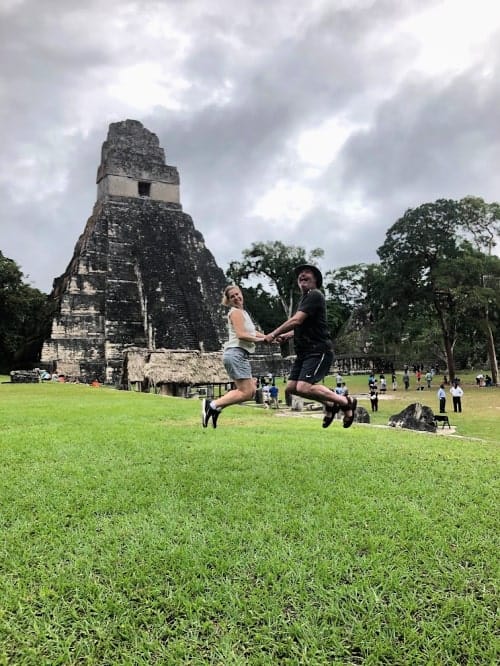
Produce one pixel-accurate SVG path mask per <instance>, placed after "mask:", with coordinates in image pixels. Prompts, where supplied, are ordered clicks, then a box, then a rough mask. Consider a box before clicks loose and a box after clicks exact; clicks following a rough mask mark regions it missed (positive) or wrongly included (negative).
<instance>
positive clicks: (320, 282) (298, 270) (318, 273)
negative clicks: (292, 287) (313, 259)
mask: <svg viewBox="0 0 500 666" xmlns="http://www.w3.org/2000/svg"><path fill="white" fill-rule="evenodd" d="M293 270H294V272H295V275H296V276H297V277H298V276H299V275H300V273H302V271H305V270H308V271H311V273H313V275H314V277H315V278H316V286H317V287H318V289H321V287H322V286H323V276H322V275H321V271H320V270H319V268H316V266H312V265H311V264H301V265H300V266H296V267H295V268H294V269H293Z"/></svg>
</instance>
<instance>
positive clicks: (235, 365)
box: [222, 347, 252, 379]
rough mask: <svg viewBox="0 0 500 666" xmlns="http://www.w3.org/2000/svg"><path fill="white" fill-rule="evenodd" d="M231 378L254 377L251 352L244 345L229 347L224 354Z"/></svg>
mask: <svg viewBox="0 0 500 666" xmlns="http://www.w3.org/2000/svg"><path fill="white" fill-rule="evenodd" d="M222 360H223V362H224V367H225V368H226V372H227V374H228V375H229V378H230V379H252V367H251V365H250V353H249V352H247V350H246V349H243V348H242V347H229V349H225V350H224V355H223V356H222Z"/></svg>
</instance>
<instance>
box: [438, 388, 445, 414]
mask: <svg viewBox="0 0 500 666" xmlns="http://www.w3.org/2000/svg"><path fill="white" fill-rule="evenodd" d="M437 397H438V399H439V413H440V414H444V413H445V412H446V391H445V390H444V384H441V386H440V387H439V389H438V392H437Z"/></svg>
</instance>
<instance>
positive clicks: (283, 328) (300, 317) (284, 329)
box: [264, 310, 307, 342]
mask: <svg viewBox="0 0 500 666" xmlns="http://www.w3.org/2000/svg"><path fill="white" fill-rule="evenodd" d="M306 319H307V313H306V312H303V311H302V310H297V312H296V313H295V314H294V315H293V316H292V317H290V319H287V320H286V321H285V322H283V323H282V324H280V326H278V328H275V329H274V331H271V333H268V334H267V335H266V336H265V337H264V341H265V342H273V341H274V340H275V339H276V338H278V337H280V336H281V334H282V333H288V332H289V331H292V330H293V329H294V328H295V327H296V326H299V325H300V324H302V323H303V322H304V321H305V320H306Z"/></svg>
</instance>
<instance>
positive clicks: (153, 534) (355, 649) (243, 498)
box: [0, 377, 500, 666]
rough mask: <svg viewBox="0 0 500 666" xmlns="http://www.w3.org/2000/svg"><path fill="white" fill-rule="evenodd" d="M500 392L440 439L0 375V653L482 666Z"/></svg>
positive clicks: (17, 659) (37, 658)
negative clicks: (214, 417)
mask: <svg viewBox="0 0 500 666" xmlns="http://www.w3.org/2000/svg"><path fill="white" fill-rule="evenodd" d="M358 382H359V386H358ZM365 384H366V378H365V377H362V378H352V379H351V380H350V381H349V382H348V385H349V388H350V389H351V391H352V392H354V391H355V390H363V391H366V389H365ZM474 391H476V392H475V393H474ZM396 393H397V396H396V398H394V397H393V398H391V399H390V400H389V399H387V400H385V401H381V409H380V411H379V412H378V413H377V414H376V415H375V418H374V419H373V421H374V422H376V424H380V425H382V424H384V423H386V422H387V417H388V415H390V414H393V413H396V412H398V411H400V409H401V408H402V407H403V406H405V405H406V404H408V403H409V402H410V401H413V398H414V395H418V394H417V393H416V392H414V395H413V393H412V395H411V400H409V399H408V396H405V395H404V392H403V391H397V392H396ZM499 395H500V394H499V393H498V390H497V389H492V390H491V391H490V392H488V391H487V390H486V389H483V390H476V389H475V388H474V387H473V386H470V388H469V387H467V386H466V394H465V397H464V412H463V414H462V415H457V418H455V417H454V415H453V414H452V415H450V417H451V421H452V423H454V421H456V422H457V423H456V425H457V433H458V434H459V435H460V437H458V436H447V437H441V436H435V435H429V434H423V433H414V432H406V431H401V430H398V431H396V430H393V429H385V428H374V427H372V426H366V425H354V426H353V428H351V429H349V430H344V429H343V428H342V427H341V425H340V423H338V422H334V423H333V424H332V426H331V427H330V428H329V429H328V430H323V429H322V428H321V417H320V415H319V414H318V413H306V414H305V415H303V416H295V417H290V416H279V415H278V414H277V413H276V412H275V411H274V410H264V409H262V408H257V407H251V406H245V407H234V408H231V409H228V410H227V411H225V412H224V414H223V415H222V416H221V417H220V419H219V427H218V428H217V430H213V429H211V428H208V429H207V430H202V429H201V427H200V426H199V406H200V405H199V402H198V401H196V400H183V399H176V398H163V397H159V396H155V395H151V394H137V393H127V392H120V391H114V390H110V389H91V388H88V387H85V386H79V385H60V384H55V385H54V384H44V385H8V384H2V385H0V464H1V468H2V481H1V483H0V502H1V505H0V507H1V515H0V521H1V522H0V524H1V535H2V536H1V541H0V574H1V578H0V598H1V604H0V664H33V665H36V666H39V665H41V664H46V665H49V664H50V665H51V666H52V665H54V664H65V665H66V664H95V665H99V666H101V665H105V664H110V665H111V664H221V665H224V666H226V665H232V664H234V665H236V664H312V665H316V664H346V665H347V664H374V665H375V664H408V665H416V664H432V665H434V664H443V665H444V664H496V663H497V662H498V657H499V650H498V647H499V645H498V640H497V636H498V634H497V633H496V631H497V629H498V625H497V622H498V615H497V610H498V609H497V593H498V589H497V585H498V546H499V543H498V526H497V514H498V485H499V484H498V452H499V446H498V445H499V441H498V434H497V433H495V430H494V428H493V425H492V424H493V423H494V422H495V419H496V423H498V409H499V406H500V400H499ZM432 398H433V401H432V402H430V401H429V404H430V406H435V403H436V401H437V400H436V398H435V391H434V390H433V391H432ZM361 404H364V405H365V406H366V407H367V408H369V407H368V402H367V401H366V403H364V402H362V403H361ZM495 410H496V411H495ZM280 413H285V411H284V410H283V412H280ZM458 416H460V417H461V418H460V419H459V418H458Z"/></svg>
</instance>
